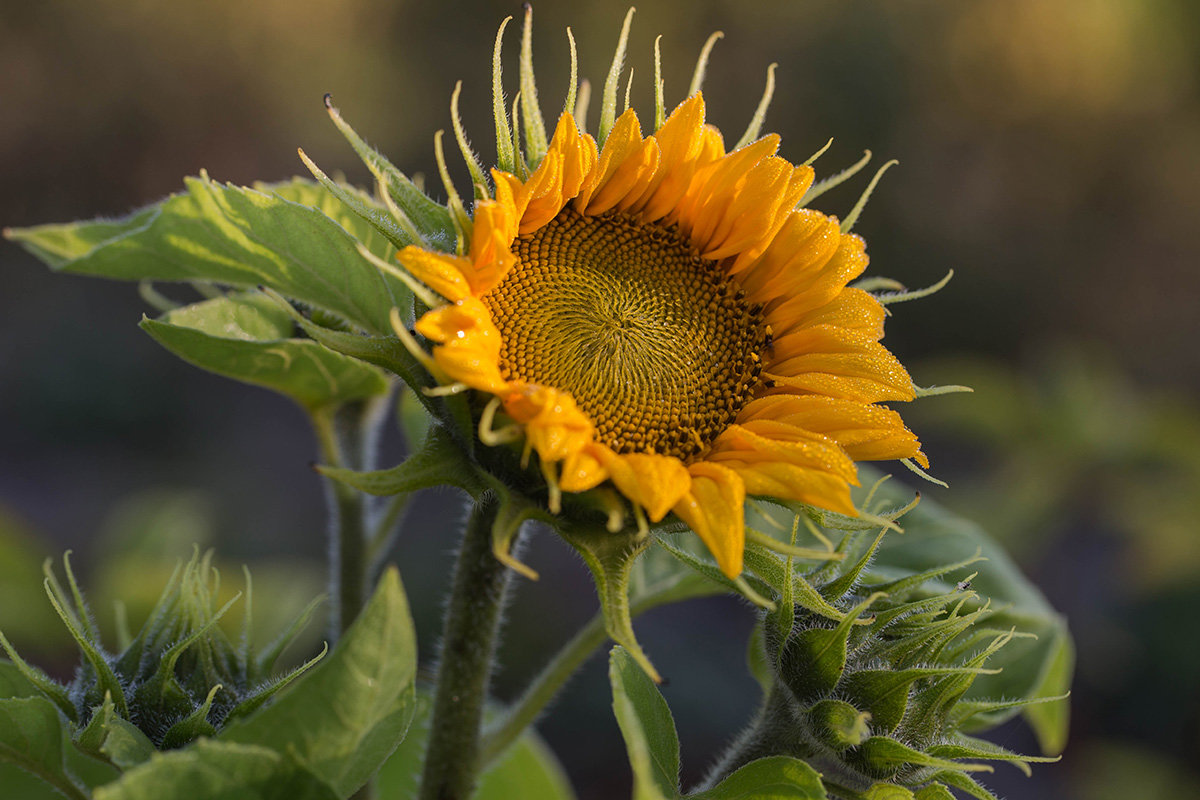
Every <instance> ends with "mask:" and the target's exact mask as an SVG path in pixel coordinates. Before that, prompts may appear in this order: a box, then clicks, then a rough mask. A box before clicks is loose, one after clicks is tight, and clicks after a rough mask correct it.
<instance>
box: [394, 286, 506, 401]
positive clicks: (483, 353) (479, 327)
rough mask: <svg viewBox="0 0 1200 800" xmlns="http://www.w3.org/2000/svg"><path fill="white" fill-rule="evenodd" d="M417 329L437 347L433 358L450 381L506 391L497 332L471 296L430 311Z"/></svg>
mask: <svg viewBox="0 0 1200 800" xmlns="http://www.w3.org/2000/svg"><path fill="white" fill-rule="evenodd" d="M416 328H417V331H418V332H419V333H420V334H421V335H422V336H424V337H425V338H427V339H429V340H430V341H434V342H437V343H438V344H439V346H438V347H435V348H434V349H433V358H434V360H435V361H436V362H437V364H438V366H439V367H441V368H442V369H443V370H444V371H445V372H446V374H447V375H448V376H450V378H451V380H454V381H460V382H462V383H465V384H466V385H467V386H470V387H472V388H475V389H482V390H484V391H489V392H499V391H503V390H504V389H505V388H507V386H508V382H507V381H505V380H504V378H503V377H502V376H501V374H500V367H499V361H500V331H498V330H497V329H496V326H495V324H494V323H493V322H492V316H491V314H490V313H489V312H488V310H487V307H486V306H484V305H483V303H481V302H479V301H478V300H476V299H475V298H474V297H467V298H464V299H463V300H460V301H458V302H457V303H454V304H452V305H447V306H442V307H441V308H435V309H433V310H432V311H429V312H428V313H426V314H425V315H424V316H422V317H421V319H419V320H417V325H416Z"/></svg>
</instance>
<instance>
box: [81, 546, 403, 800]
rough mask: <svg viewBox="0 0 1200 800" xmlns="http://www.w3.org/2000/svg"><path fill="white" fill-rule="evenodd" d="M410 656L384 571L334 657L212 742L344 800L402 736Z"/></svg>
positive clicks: (392, 577)
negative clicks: (250, 753) (255, 750)
mask: <svg viewBox="0 0 1200 800" xmlns="http://www.w3.org/2000/svg"><path fill="white" fill-rule="evenodd" d="M416 656H417V648H416V636H415V633H414V631H413V624H412V616H411V615H410V613H409V610H408V601H407V599H406V598H405V596H404V589H403V587H402V586H401V584H400V575H399V573H398V572H397V571H396V569H395V568H389V569H388V570H387V571H386V572H385V573H384V575H383V577H382V578H381V579H380V581H379V586H378V588H377V589H376V591H375V594H374V596H373V597H372V598H371V600H370V602H369V603H368V604H367V606H366V608H364V609H363V612H362V613H361V614H360V615H359V617H358V619H357V620H356V621H355V622H354V624H353V625H352V626H351V627H350V629H349V630H348V631H347V632H346V635H345V636H343V637H342V639H341V641H339V642H338V645H337V648H336V649H335V650H334V651H333V653H331V654H330V655H329V656H327V657H326V658H325V659H323V660H322V661H321V663H320V664H318V665H317V666H316V667H315V668H313V669H312V670H311V671H309V673H308V674H307V675H305V676H304V677H303V678H302V679H300V680H298V681H296V682H295V683H294V684H293V685H292V687H291V688H290V689H289V690H288V691H287V692H286V693H284V694H282V695H281V696H279V697H277V698H276V699H275V701H274V702H273V703H271V704H270V705H268V706H266V707H264V708H262V709H260V710H259V711H257V712H256V713H255V714H253V715H251V716H250V717H248V718H246V719H243V720H238V721H235V722H233V723H230V724H229V725H227V726H226V727H225V728H224V729H223V730H222V731H221V732H220V733H219V734H218V736H217V739H218V741H221V742H224V743H241V744H246V745H260V746H266V747H269V748H271V749H272V750H274V751H275V752H276V753H277V754H282V755H285V756H288V757H289V758H294V759H296V760H297V761H298V762H299V763H300V764H301V765H303V767H304V768H305V769H307V770H308V771H310V772H312V773H313V774H315V775H317V776H318V777H320V778H321V780H322V781H324V782H325V783H326V784H328V785H329V786H331V787H333V789H334V790H335V793H336V794H337V795H338V796H339V797H348V796H350V795H351V794H353V793H354V792H355V791H356V790H357V789H358V788H359V787H360V786H362V785H363V784H364V783H365V782H366V781H367V779H368V778H369V777H370V776H371V775H372V774H374V773H375V771H376V770H377V769H378V768H379V766H380V765H381V764H382V763H383V762H384V761H385V760H386V759H387V757H388V756H389V755H391V753H392V751H393V750H394V749H395V747H396V745H397V744H398V743H399V742H400V741H402V740H403V739H404V736H405V734H406V733H407V731H408V726H409V723H410V722H411V720H412V715H413V708H414V703H415V688H414V679H415V677H416V669H417V663H416ZM97 800H101V798H97Z"/></svg>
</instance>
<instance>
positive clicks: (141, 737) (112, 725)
mask: <svg viewBox="0 0 1200 800" xmlns="http://www.w3.org/2000/svg"><path fill="white" fill-rule="evenodd" d="M106 727H107V733H106V735H105V737H104V743H103V744H102V745H100V752H101V753H103V754H104V755H105V756H107V757H108V760H109V761H111V762H112V763H114V764H116V765H117V766H118V767H120V768H121V769H130V768H131V767H135V766H137V765H138V764H141V763H142V762H144V761H147V760H149V758H150V756H152V755H154V753H155V752H156V750H155V747H154V743H153V742H151V741H150V739H149V738H148V737H147V736H146V734H144V733H142V731H141V729H140V728H138V727H137V726H136V725H134V724H133V723H132V722H128V721H127V720H123V719H121V718H120V717H116V716H114V717H113V718H112V719H111V720H110V721H109V722H108V725H107V726H106Z"/></svg>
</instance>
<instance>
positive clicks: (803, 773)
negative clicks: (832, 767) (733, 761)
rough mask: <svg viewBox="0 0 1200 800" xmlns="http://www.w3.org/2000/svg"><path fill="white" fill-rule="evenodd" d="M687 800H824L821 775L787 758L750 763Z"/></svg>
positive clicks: (804, 764) (774, 757)
mask: <svg viewBox="0 0 1200 800" xmlns="http://www.w3.org/2000/svg"><path fill="white" fill-rule="evenodd" d="M688 798H689V800H826V798H827V795H826V794H825V787H824V786H823V785H822V784H821V774H820V773H819V772H817V771H816V770H815V769H813V768H812V767H810V766H809V765H808V764H806V763H804V762H803V761H800V760H799V759H795V758H791V757H790V756H770V757H768V758H760V759H758V760H757V761H751V762H750V763H749V764H746V765H745V766H743V767H741V768H740V769H738V770H737V771H736V772H734V773H733V774H732V775H730V776H729V777H728V778H726V779H725V780H723V781H721V782H720V783H719V784H718V785H716V786H714V787H713V788H711V789H709V790H708V791H706V792H700V793H699V794H695V795H688Z"/></svg>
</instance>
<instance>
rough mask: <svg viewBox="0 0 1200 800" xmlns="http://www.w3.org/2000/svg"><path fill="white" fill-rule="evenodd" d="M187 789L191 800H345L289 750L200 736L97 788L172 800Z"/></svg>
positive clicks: (121, 798) (133, 798) (103, 794)
mask: <svg viewBox="0 0 1200 800" xmlns="http://www.w3.org/2000/svg"><path fill="white" fill-rule="evenodd" d="M181 787H186V796H187V798H188V800H232V798H245V799H246V800H341V798H343V797H345V795H341V794H339V793H337V792H336V791H335V790H334V789H332V788H331V787H330V786H329V785H327V784H326V783H324V782H323V781H322V780H320V779H319V778H318V777H317V776H315V775H313V774H312V773H311V772H309V771H308V770H306V769H305V768H304V767H303V766H302V765H301V764H299V763H297V761H296V760H295V758H293V757H292V754H290V753H278V752H276V751H274V750H271V749H269V748H266V747H258V746H255V745H248V744H234V743H230V742H222V741H217V740H213V739H201V740H200V741H198V742H196V744H194V745H192V746H191V747H188V748H185V749H183V750H173V751H171V752H169V753H161V754H157V755H155V756H154V757H153V758H151V759H150V760H149V761H147V762H145V763H143V764H141V765H139V766H137V767H135V768H133V769H131V770H129V771H128V772H126V773H125V774H124V775H122V776H121V778H120V779H119V780H117V781H115V782H113V783H110V784H108V785H106V786H101V787H99V788H98V789H96V791H95V794H94V798H95V800H171V799H172V798H178V797H180V796H181V794H180V790H181Z"/></svg>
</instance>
